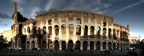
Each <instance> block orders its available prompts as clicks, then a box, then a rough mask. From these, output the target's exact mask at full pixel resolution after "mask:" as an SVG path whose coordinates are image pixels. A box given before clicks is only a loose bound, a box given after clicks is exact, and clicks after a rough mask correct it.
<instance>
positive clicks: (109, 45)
mask: <svg viewBox="0 0 144 56" xmlns="http://www.w3.org/2000/svg"><path fill="white" fill-rule="evenodd" d="M108 49H109V50H112V44H111V42H109V43H108Z"/></svg>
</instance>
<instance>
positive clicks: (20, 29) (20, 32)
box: [19, 24, 23, 34]
mask: <svg viewBox="0 0 144 56" xmlns="http://www.w3.org/2000/svg"><path fill="white" fill-rule="evenodd" d="M22 27H23V25H22V24H20V25H19V34H22Z"/></svg>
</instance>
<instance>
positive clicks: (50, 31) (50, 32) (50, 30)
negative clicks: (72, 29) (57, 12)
mask: <svg viewBox="0 0 144 56" xmlns="http://www.w3.org/2000/svg"><path fill="white" fill-rule="evenodd" d="M48 30H49V35H52V26H49V27H48Z"/></svg>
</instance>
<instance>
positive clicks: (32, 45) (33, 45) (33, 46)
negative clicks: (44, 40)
mask: <svg viewBox="0 0 144 56" xmlns="http://www.w3.org/2000/svg"><path fill="white" fill-rule="evenodd" d="M31 48H32V49H33V48H35V42H34V41H32V44H31Z"/></svg>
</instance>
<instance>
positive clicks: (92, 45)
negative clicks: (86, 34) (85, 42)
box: [90, 41, 94, 50]
mask: <svg viewBox="0 0 144 56" xmlns="http://www.w3.org/2000/svg"><path fill="white" fill-rule="evenodd" d="M90 50H94V42H93V41H91V42H90Z"/></svg>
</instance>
